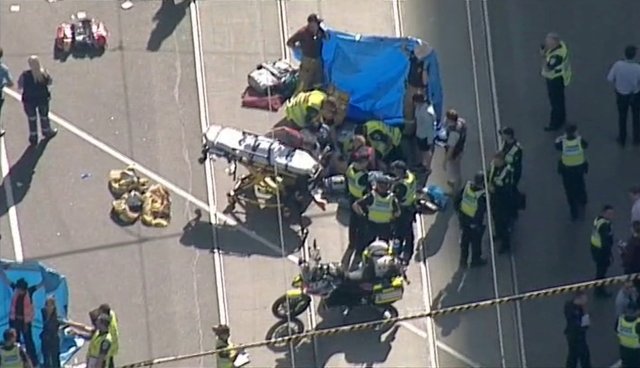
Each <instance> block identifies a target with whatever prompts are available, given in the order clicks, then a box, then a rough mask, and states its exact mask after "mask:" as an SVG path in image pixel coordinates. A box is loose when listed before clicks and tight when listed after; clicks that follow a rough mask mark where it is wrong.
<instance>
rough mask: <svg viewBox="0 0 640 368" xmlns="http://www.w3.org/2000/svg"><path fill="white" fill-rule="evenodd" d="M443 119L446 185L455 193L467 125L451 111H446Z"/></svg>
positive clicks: (458, 181) (460, 172)
mask: <svg viewBox="0 0 640 368" xmlns="http://www.w3.org/2000/svg"><path fill="white" fill-rule="evenodd" d="M445 118H446V128H447V144H446V146H445V151H446V155H445V161H444V170H445V171H446V172H447V184H449V186H450V187H451V193H455V192H456V191H458V186H459V185H460V181H461V180H462V155H463V152H464V147H465V143H466V142H467V123H466V122H465V121H464V119H462V118H460V116H459V115H458V112H457V111H456V110H453V109H451V110H449V111H447V113H446V114H445ZM452 137H453V142H452Z"/></svg>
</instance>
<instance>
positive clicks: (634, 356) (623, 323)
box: [615, 304, 640, 368]
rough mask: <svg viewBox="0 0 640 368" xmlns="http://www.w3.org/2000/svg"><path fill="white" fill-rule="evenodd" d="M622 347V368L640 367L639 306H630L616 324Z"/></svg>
mask: <svg viewBox="0 0 640 368" xmlns="http://www.w3.org/2000/svg"><path fill="white" fill-rule="evenodd" d="M615 331H616V333H617V334H618V344H619V345H620V361H621V363H622V365H621V367H622V368H638V367H640V313H638V306H637V305H633V304H632V305H630V306H628V307H627V308H626V309H625V311H624V314H623V315H622V316H620V317H618V320H617V321H616V324H615Z"/></svg>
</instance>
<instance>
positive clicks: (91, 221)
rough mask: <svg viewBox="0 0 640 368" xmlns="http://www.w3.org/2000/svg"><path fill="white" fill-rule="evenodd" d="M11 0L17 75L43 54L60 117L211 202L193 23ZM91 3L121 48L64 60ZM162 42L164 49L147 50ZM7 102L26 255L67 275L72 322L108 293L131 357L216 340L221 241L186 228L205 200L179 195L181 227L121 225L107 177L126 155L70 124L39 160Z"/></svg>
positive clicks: (0, 19)
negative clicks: (62, 31)
mask: <svg viewBox="0 0 640 368" xmlns="http://www.w3.org/2000/svg"><path fill="white" fill-rule="evenodd" d="M11 4H19V5H20V6H21V9H20V11H19V12H17V13H11V12H9V5H10V2H2V4H0V7H1V9H0V44H1V45H2V47H3V48H4V50H5V58H4V61H5V62H6V63H7V64H8V66H9V67H10V68H11V69H12V71H13V72H14V74H15V75H16V77H17V75H18V74H19V72H20V71H21V70H23V69H24V68H25V67H26V58H27V56H28V55H31V54H37V55H39V56H40V58H41V60H42V62H43V64H44V66H45V67H47V68H48V69H49V70H50V72H51V74H52V76H53V78H54V87H53V90H52V93H53V100H52V105H51V109H52V112H54V113H55V114H57V115H59V116H61V117H62V118H64V119H66V120H68V121H69V122H70V123H72V124H74V125H76V126H77V127H78V128H80V129H83V130H84V131H86V132H87V133H88V134H91V135H93V136H94V137H96V138H98V139H99V140H101V141H104V142H105V143H107V144H109V145H110V146H112V147H113V148H114V149H116V150H118V151H120V152H122V153H123V154H125V155H128V156H129V157H132V158H133V159H134V160H136V161H138V162H139V163H141V164H143V165H145V166H147V167H148V168H150V169H151V170H153V171H155V172H157V173H158V174H160V175H161V176H163V177H165V178H166V179H167V180H169V181H171V182H173V183H174V184H176V185H178V186H180V187H181V188H183V189H184V190H186V191H189V192H191V193H193V195H194V196H195V197H197V198H201V199H206V195H205V180H204V175H203V171H202V169H201V167H200V166H199V165H198V164H197V161H196V160H197V157H198V154H199V152H198V151H199V145H198V143H197V142H199V139H200V135H201V129H200V127H199V124H198V106H197V97H196V86H195V72H194V64H193V43H192V41H191V27H190V23H189V22H190V21H189V18H188V17H185V16H181V14H180V12H179V11H178V10H174V12H173V13H172V12H171V11H170V9H169V12H167V10H168V9H167V8H164V9H163V12H161V13H160V15H159V16H157V15H156V14H157V12H158V9H159V8H160V2H156V1H153V2H139V3H137V4H136V6H135V7H134V8H133V9H132V10H130V11H128V12H123V11H122V10H121V9H120V7H119V3H118V2H116V1H109V2H105V1H60V2H56V3H52V4H48V3H47V2H45V1H14V2H11ZM79 10H85V11H87V12H89V15H92V16H95V17H97V18H99V19H101V20H103V21H104V22H105V24H106V25H107V27H108V28H109V30H110V31H111V39H110V41H111V44H110V46H111V47H110V49H109V50H108V51H107V52H106V53H105V55H103V56H102V57H100V58H95V59H92V60H89V59H83V60H77V59H73V58H69V59H68V60H67V61H66V62H65V63H59V62H56V61H54V60H53V59H52V47H53V37H54V31H55V27H56V26H57V24H58V23H59V22H62V21H66V20H67V19H69V17H70V15H71V14H73V13H74V12H76V11H79ZM154 15H156V18H157V20H155V21H154ZM183 15H188V12H184V14H183ZM158 23H160V24H159V25H158ZM155 27H159V28H158V29H159V31H156V32H155V33H153V30H154V28H155ZM174 28H175V29H174ZM152 34H153V35H154V36H153V40H152V42H150V38H151V35H152ZM161 41H162V42H161ZM159 43H161V46H160V47H159V49H158V50H157V51H149V50H147V48H148V44H149V45H150V46H151V47H150V48H151V49H156V48H158V44H159ZM4 110H5V111H3V117H2V118H3V119H4V121H5V124H6V127H7V131H8V132H7V135H6V136H5V138H4V142H5V144H6V147H7V151H8V156H9V162H10V163H11V165H12V168H11V170H12V174H11V181H12V183H13V186H14V196H15V197H16V198H15V200H16V202H17V203H16V206H17V212H18V218H19V225H20V230H21V233H22V244H23V248H24V254H25V257H26V258H29V259H40V260H42V261H43V262H44V263H45V264H47V265H50V266H52V267H53V268H55V269H57V270H58V271H59V272H61V273H62V274H64V275H66V276H67V279H68V281H69V286H70V290H71V303H70V308H71V310H70V314H71V317H72V318H74V319H76V320H78V321H82V322H88V318H87V312H88V311H89V310H90V309H91V308H93V307H95V306H96V305H97V304H100V303H103V302H109V303H110V304H111V305H112V307H113V308H114V309H115V310H116V312H117V313H118V316H119V319H120V326H121V327H120V328H121V335H122V337H121V341H122V342H121V346H122V347H121V349H120V351H121V352H120V355H119V357H118V362H120V363H125V362H132V361H137V360H143V359H149V358H152V357H157V356H165V355H175V354H185V353H193V352H197V351H201V350H203V349H208V348H210V347H211V346H212V344H213V337H212V336H211V332H210V329H209V326H211V325H213V324H214V323H216V321H217V318H218V311H217V303H216V289H215V281H214V270H213V262H212V259H211V255H210V254H209V251H208V248H209V247H210V244H211V238H209V239H208V240H202V241H201V242H202V243H201V244H202V245H201V247H200V248H204V249H197V248H195V247H193V246H192V242H191V241H190V238H189V237H190V235H191V234H186V235H185V234H183V226H184V225H185V224H186V223H187V221H188V219H190V218H191V217H193V215H192V212H193V209H194V207H193V206H192V205H191V204H189V203H186V202H185V200H184V199H182V198H179V197H177V196H175V195H174V197H173V221H172V224H171V225H170V226H169V227H168V228H166V229H148V228H143V227H141V225H135V226H131V227H127V228H120V227H118V226H116V225H115V224H114V223H113V222H111V220H110V219H109V209H110V201H111V196H110V194H109V193H108V191H107V186H106V181H107V175H108V173H109V170H111V169H119V168H123V164H122V163H121V162H118V161H116V160H115V159H113V158H112V157H109V156H108V155H106V154H105V153H103V152H101V151H100V150H98V149H96V148H95V147H93V146H92V145H90V144H88V143H87V142H86V141H85V140H84V139H82V138H81V137H77V136H75V135H73V134H71V133H70V132H68V131H65V130H64V129H61V131H60V133H59V134H58V136H57V137H56V138H55V139H54V140H52V141H51V142H49V144H48V145H47V147H46V149H45V150H44V152H42V155H41V157H38V155H37V152H36V151H33V150H32V151H25V150H26V147H27V127H26V119H25V116H24V114H23V112H22V111H21V110H22V109H21V106H20V104H19V103H18V102H17V101H15V100H13V99H12V98H10V97H7V101H6V103H5V109H4ZM83 174H89V175H90V176H88V177H86V178H84V179H83V178H82V177H83ZM5 182H6V180H5ZM5 212H6V211H3V212H2V214H3V217H6V216H4V215H5ZM2 231H3V235H4V236H5V239H6V240H5V239H3V241H2V247H3V252H2V255H3V256H5V255H6V256H8V257H9V256H11V255H10V254H7V253H5V249H4V248H5V246H9V244H10V243H8V240H10V237H8V236H6V235H8V233H9V232H8V230H7V228H6V226H4V222H3V227H2ZM205 241H206V243H205ZM182 243H184V244H182ZM207 244H208V246H207ZM78 359H80V360H82V359H84V355H83V353H80V354H78ZM198 363H199V365H202V364H204V365H205V366H211V365H212V364H214V363H213V362H212V360H211V358H207V359H205V361H204V362H192V363H191V364H194V365H195V364H198ZM170 365H171V366H176V367H177V366H184V363H178V364H170Z"/></svg>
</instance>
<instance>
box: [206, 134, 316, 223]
mask: <svg viewBox="0 0 640 368" xmlns="http://www.w3.org/2000/svg"><path fill="white" fill-rule="evenodd" d="M204 140H205V143H204V145H203V149H202V156H201V157H200V159H199V160H198V161H199V162H200V163H201V164H203V163H204V162H205V161H206V159H207V158H208V157H212V158H214V159H215V158H218V159H224V160H226V161H227V162H228V163H229V168H228V170H227V172H228V173H229V174H230V175H232V176H233V177H234V180H235V184H234V187H233V189H232V190H231V191H229V192H228V193H227V200H228V205H227V207H226V208H225V212H226V213H229V212H232V211H233V210H234V209H235V207H236V205H237V204H241V205H242V206H246V205H257V206H259V207H260V208H269V207H271V208H276V207H282V210H283V215H284V216H285V217H289V216H290V215H291V214H294V213H296V214H298V215H301V214H302V213H303V212H304V211H306V209H307V207H308V206H309V204H310V203H311V202H313V201H314V199H313V196H312V195H311V188H312V187H313V186H314V185H315V183H316V182H317V180H318V178H319V177H320V175H321V173H322V165H321V164H320V161H319V160H318V159H316V158H315V157H314V156H313V155H311V154H310V153H309V152H307V151H304V150H302V149H297V148H293V147H289V146H286V145H284V144H282V143H281V142H279V141H278V140H276V139H273V138H269V137H264V136H260V135H257V134H254V133H250V132H246V131H240V130H237V129H233V128H227V127H222V126H218V125H214V126H211V127H209V128H208V129H207V131H206V132H205V134H204ZM238 164H240V165H241V166H243V167H244V168H245V169H246V171H247V173H246V174H244V175H242V176H241V177H240V178H237V169H238Z"/></svg>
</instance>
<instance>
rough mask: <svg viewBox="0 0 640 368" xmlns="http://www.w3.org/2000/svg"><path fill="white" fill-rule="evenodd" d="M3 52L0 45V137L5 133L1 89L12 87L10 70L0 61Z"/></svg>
mask: <svg viewBox="0 0 640 368" xmlns="http://www.w3.org/2000/svg"><path fill="white" fill-rule="evenodd" d="M3 54H4V51H3V50H2V47H0V137H2V136H3V135H4V133H5V130H4V124H2V105H3V104H4V94H3V93H4V92H2V90H3V88H4V87H13V78H12V77H11V72H9V68H8V67H7V66H6V65H5V64H3V63H2V56H3Z"/></svg>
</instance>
